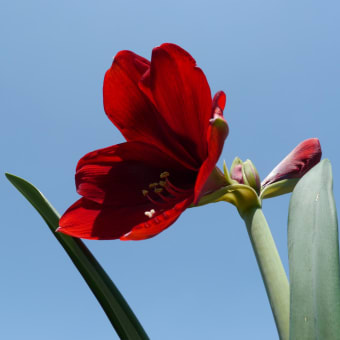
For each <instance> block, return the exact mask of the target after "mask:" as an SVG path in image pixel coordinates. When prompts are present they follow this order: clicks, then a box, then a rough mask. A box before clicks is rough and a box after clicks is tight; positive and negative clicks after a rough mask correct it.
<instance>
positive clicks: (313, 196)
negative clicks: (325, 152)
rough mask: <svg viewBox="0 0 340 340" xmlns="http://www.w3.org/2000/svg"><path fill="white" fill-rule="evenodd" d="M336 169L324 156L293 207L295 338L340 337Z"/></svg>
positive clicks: (298, 192) (296, 194) (290, 230)
mask: <svg viewBox="0 0 340 340" xmlns="http://www.w3.org/2000/svg"><path fill="white" fill-rule="evenodd" d="M332 184H333V181H332V169H331V164H330V162H329V160H323V161H322V162H321V163H319V164H318V165H317V166H315V167H314V168H313V169H312V170H310V171H309V172H308V173H307V174H306V175H305V176H304V177H303V178H302V179H301V180H300V181H299V183H298V184H297V185H296V187H295V189H294V192H293V195H292V198H291V201H290V206H289V219H288V251H289V270H290V299H291V302H290V306H291V308H290V340H316V339H318V340H339V339H340V271H339V268H340V267H339V241H338V224H337V214H336V208H335V203H334V198H333V192H332Z"/></svg>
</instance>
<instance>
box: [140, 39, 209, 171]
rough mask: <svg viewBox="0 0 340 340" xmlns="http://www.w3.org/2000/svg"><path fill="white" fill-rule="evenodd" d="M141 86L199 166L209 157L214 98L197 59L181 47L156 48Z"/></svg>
mask: <svg viewBox="0 0 340 340" xmlns="http://www.w3.org/2000/svg"><path fill="white" fill-rule="evenodd" d="M140 86H141V88H142V90H143V91H144V92H145V93H146V94H147V95H148V96H149V99H150V100H151V101H153V102H154V104H155V106H156V107H157V110H158V111H159V112H160V114H161V115H162V117H163V118H164V119H165V121H166V122H167V124H168V126H169V127H170V129H171V130H172V131H174V132H175V133H176V135H177V138H178V140H179V141H180V143H181V144H182V145H184V146H185V148H186V149H187V150H188V152H189V154H190V155H192V156H193V157H194V158H195V159H196V163H197V165H199V164H201V163H202V161H203V160H204V159H205V158H206V157H207V144H206V140H205V136H206V135H207V129H208V125H209V118H210V114H211V103H212V100H211V93H210V88H209V85H208V83H207V80H206V78H205V75H204V74H203V72H202V71H201V69H199V68H198V67H196V62H195V60H194V59H193V58H192V57H191V55H190V54H188V53H187V52H186V51H184V50H183V49H182V48H180V47H179V46H177V45H173V44H163V45H161V46H160V47H157V48H155V49H153V52H152V59H151V67H150V70H149V71H148V72H147V73H146V74H145V75H144V77H143V79H142V81H141V84H140Z"/></svg>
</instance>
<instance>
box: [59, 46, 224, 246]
mask: <svg viewBox="0 0 340 340" xmlns="http://www.w3.org/2000/svg"><path fill="white" fill-rule="evenodd" d="M103 93H104V109H105V112H106V114H107V115H108V117H109V119H110V120H111V121H112V123H113V124H114V125H115V126H116V127H117V128H118V129H119V130H120V131H121V133H122V134H123V135H124V137H125V138H126V140H127V142H126V143H122V144H118V145H114V146H110V147H108V148H104V149H100V150H97V151H93V152H90V153H88V154H87V155H85V156H84V157H83V158H82V159H80V161H79V163H78V165H77V169H76V176H75V177H76V188H77V191H78V193H79V194H80V195H81V196H83V197H82V198H81V199H79V200H78V201H77V202H75V203H74V204H73V205H72V206H71V207H70V208H69V209H68V210H67V211H66V212H65V213H64V215H63V216H62V218H61V220H60V227H59V228H58V231H60V232H63V233H65V234H68V235H72V236H75V237H80V238H87V239H116V238H121V239H122V240H142V239H147V238H150V237H153V236H155V235H157V234H158V233H160V232H161V231H163V230H164V229H166V228H168V227H169V226H170V225H171V224H172V223H174V222H175V221H176V219H177V218H178V217H179V216H180V214H181V213H182V212H183V211H184V210H185V209H186V208H188V207H189V206H190V205H191V204H196V203H197V202H198V201H199V199H200V198H201V196H202V195H204V194H206V193H209V192H211V191H213V190H215V189H217V188H218V187H221V186H222V185H224V184H225V183H223V180H222V178H223V177H222V176H219V173H218V170H217V168H216V167H215V165H216V162H217V160H218V158H219V156H220V154H221V151H222V148H223V143H224V140H225V138H226V137H227V135H228V125H227V123H226V121H225V120H224V118H223V109H224V106H225V101H226V97H225V94H224V93H223V92H218V93H217V94H216V95H215V97H214V99H212V97H211V93H210V88H209V85H208V83H207V80H206V78H205V76H204V74H203V72H202V71H201V69H199V68H198V67H197V66H196V62H195V60H194V59H193V58H192V57H191V56H190V55H189V54H188V53H187V52H186V51H184V50H183V49H182V48H180V47H179V46H176V45H173V44H163V45H161V46H160V47H157V48H155V49H154V50H153V51H152V58H151V63H150V62H149V61H148V60H146V59H144V58H142V57H140V56H138V55H136V54H135V53H133V52H130V51H121V52H119V53H118V54H117V55H116V57H115V59H114V61H113V64H112V66H111V68H110V69H109V70H108V71H107V73H106V75H105V79H104V88H103Z"/></svg>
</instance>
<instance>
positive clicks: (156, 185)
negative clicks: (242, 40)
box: [149, 183, 158, 188]
mask: <svg viewBox="0 0 340 340" xmlns="http://www.w3.org/2000/svg"><path fill="white" fill-rule="evenodd" d="M155 187H158V183H150V184H149V188H155Z"/></svg>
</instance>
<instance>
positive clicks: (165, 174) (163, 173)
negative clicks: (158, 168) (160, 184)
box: [159, 171, 170, 178]
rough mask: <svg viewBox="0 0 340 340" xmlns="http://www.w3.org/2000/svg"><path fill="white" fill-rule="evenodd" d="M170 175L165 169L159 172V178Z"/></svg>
mask: <svg viewBox="0 0 340 340" xmlns="http://www.w3.org/2000/svg"><path fill="white" fill-rule="evenodd" d="M169 176H170V173H169V172H167V171H164V172H162V173H161V174H160V176H159V177H160V178H167V177H169Z"/></svg>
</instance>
